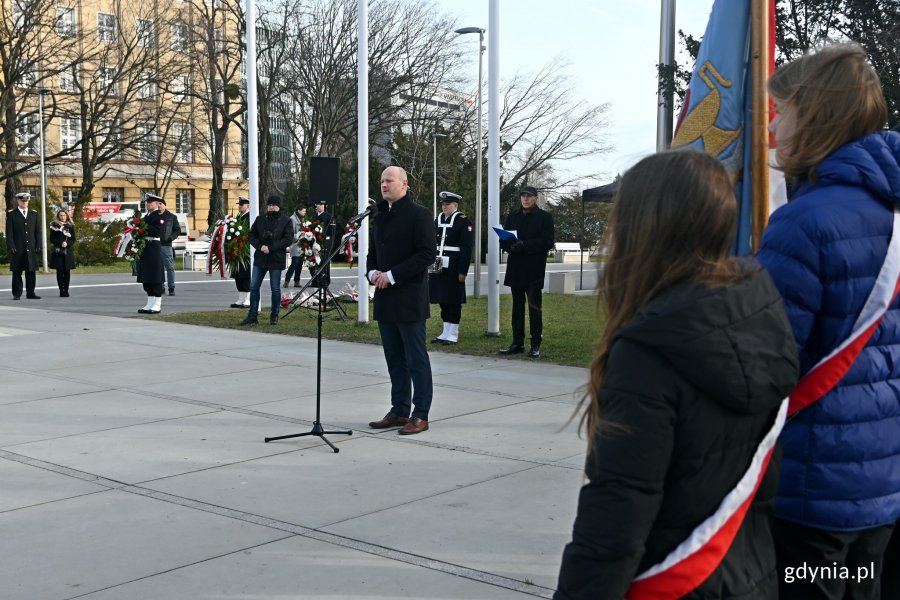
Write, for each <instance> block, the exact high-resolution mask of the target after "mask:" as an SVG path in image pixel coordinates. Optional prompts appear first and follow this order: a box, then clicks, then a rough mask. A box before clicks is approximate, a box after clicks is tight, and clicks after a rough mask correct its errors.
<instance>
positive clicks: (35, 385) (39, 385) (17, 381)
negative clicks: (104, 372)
mask: <svg viewBox="0 0 900 600" xmlns="http://www.w3.org/2000/svg"><path fill="white" fill-rule="evenodd" d="M0 381H2V382H3V387H2V388H0V404H12V403H14V402H28V401H30V400H37V399H41V398H57V397H60V396H75V395H78V394H87V393H90V392H99V391H102V390H104V389H106V387H105V386H99V385H93V384H89V383H81V382H78V381H69V380H67V379H65V378H62V377H47V376H46V375H43V374H41V373H29V372H27V371H22V370H19V369H15V368H6V369H4V368H0Z"/></svg>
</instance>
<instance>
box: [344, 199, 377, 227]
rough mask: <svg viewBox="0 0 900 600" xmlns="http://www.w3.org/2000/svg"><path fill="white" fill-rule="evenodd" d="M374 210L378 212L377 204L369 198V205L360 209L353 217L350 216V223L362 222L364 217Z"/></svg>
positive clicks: (357, 223)
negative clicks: (362, 209)
mask: <svg viewBox="0 0 900 600" xmlns="http://www.w3.org/2000/svg"><path fill="white" fill-rule="evenodd" d="M376 212H378V204H377V203H376V202H375V201H374V200H372V199H371V198H369V206H368V207H367V208H366V210H364V211H362V212H361V213H359V214H358V215H356V216H355V217H351V218H350V225H359V224H360V223H362V221H363V219H365V218H366V217H368V216H369V215H374V214H375V213H376Z"/></svg>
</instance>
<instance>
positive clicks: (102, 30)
mask: <svg viewBox="0 0 900 600" xmlns="http://www.w3.org/2000/svg"><path fill="white" fill-rule="evenodd" d="M118 35H119V23H118V21H117V20H116V15H111V14H109V13H97V40H98V41H101V42H103V43H106V44H113V43H115V41H116V37H118Z"/></svg>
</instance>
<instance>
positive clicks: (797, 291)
mask: <svg viewBox="0 0 900 600" xmlns="http://www.w3.org/2000/svg"><path fill="white" fill-rule="evenodd" d="M817 172H818V180H817V181H816V182H810V181H803V182H799V183H797V184H796V185H794V186H792V189H791V193H790V199H789V202H788V203H787V204H786V205H784V206H782V207H781V208H779V209H778V210H777V211H775V213H774V214H773V215H772V219H771V220H770V221H769V226H768V227H767V229H766V231H765V233H764V235H763V238H762V242H761V246H760V251H759V260H760V261H761V262H762V263H763V265H765V267H766V268H767V269H768V270H769V271H770V272H771V274H772V277H773V279H774V280H775V284H776V285H777V286H778V289H779V290H780V291H781V294H782V296H784V301H785V306H786V307H787V312H788V317H789V318H790V320H791V325H792V326H793V329H794V335H795V336H796V339H797V349H798V352H799V355H800V369H801V372H802V373H803V374H805V373H806V372H808V371H809V370H810V368H812V367H813V366H814V365H815V364H816V363H817V362H818V361H819V360H820V359H821V358H823V357H824V356H827V355H828V354H829V353H830V352H831V350H832V349H834V348H835V347H836V346H837V345H838V344H839V343H841V342H842V341H843V340H844V339H846V338H847V336H848V334H849V332H850V330H851V327H852V325H853V323H854V321H855V320H856V318H857V316H858V315H859V313H860V312H861V310H862V307H863V304H864V303H865V301H866V298H867V297H868V296H869V293H870V292H871V290H872V285H873V283H874V281H875V277H876V275H877V273H878V271H879V269H880V268H881V266H882V264H883V263H884V259H885V255H886V253H887V248H888V243H889V241H890V238H891V224H892V211H893V210H895V209H896V208H897V207H898V205H900V134H898V133H893V132H892V133H886V132H885V133H874V134H871V135H868V136H865V137H862V138H860V139H858V140H856V141H854V142H851V143H849V144H847V145H845V146H843V147H841V148H839V149H838V150H836V151H835V152H834V153H833V154H832V155H831V156H829V157H828V158H826V159H825V160H824V161H822V163H821V164H820V165H819V167H818V169H817ZM782 439H783V440H784V466H783V468H782V479H781V488H780V490H779V495H778V504H777V514H778V516H779V517H780V518H784V519H786V520H789V521H793V522H796V523H800V524H802V525H805V526H808V527H816V528H820V529H826V530H831V531H850V530H859V529H868V528H871V527H875V526H878V525H882V524H886V523H892V522H894V521H896V520H897V519H898V518H900V303H898V302H895V303H894V304H893V306H892V307H891V309H890V310H889V311H888V312H887V314H886V315H885V317H884V319H883V320H882V322H881V325H880V326H879V327H878V329H877V331H876V332H875V334H874V335H873V336H872V337H871V339H870V340H869V342H868V344H867V345H866V347H865V348H864V349H863V351H862V353H861V354H860V355H859V356H858V357H857V359H856V361H855V363H854V364H853V366H852V367H851V368H850V371H849V372H848V373H847V374H846V375H845V376H844V378H843V380H841V381H840V382H839V383H838V385H837V387H836V388H835V389H834V390H832V391H831V392H830V393H829V394H827V395H826V396H824V397H823V398H821V399H820V400H819V401H818V402H816V403H815V404H813V405H812V406H810V407H808V408H806V409H804V410H803V411H801V412H800V413H798V414H797V415H796V416H795V417H794V418H792V419H791V420H789V421H788V423H787V426H786V427H785V430H784V433H783V435H782Z"/></svg>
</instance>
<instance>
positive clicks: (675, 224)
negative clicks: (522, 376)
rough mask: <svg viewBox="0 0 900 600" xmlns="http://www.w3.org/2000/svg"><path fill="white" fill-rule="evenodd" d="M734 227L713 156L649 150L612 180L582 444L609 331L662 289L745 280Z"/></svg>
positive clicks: (733, 204) (596, 414)
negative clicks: (599, 322) (601, 324)
mask: <svg viewBox="0 0 900 600" xmlns="http://www.w3.org/2000/svg"><path fill="white" fill-rule="evenodd" d="M736 227H737V201H736V199H735V197H734V190H733V184H732V182H731V179H730V177H729V176H728V173H727V172H726V171H725V168H724V167H723V166H722V164H721V163H720V162H719V161H718V160H716V159H715V158H713V157H711V156H709V155H707V154H704V153H701V152H696V151H693V150H676V151H670V152H663V153H660V154H654V155H652V156H648V157H647V158H645V159H643V160H641V161H640V162H639V163H638V164H636V165H635V166H634V167H632V168H631V169H629V170H628V171H627V172H626V173H625V175H624V176H623V177H622V179H621V180H620V181H619V187H618V192H617V193H616V198H615V206H614V208H613V211H612V214H611V215H610V221H609V226H608V227H607V231H606V236H605V244H604V245H605V246H606V248H607V251H608V255H607V259H606V262H605V264H603V273H602V274H601V276H600V280H599V281H598V284H597V290H598V292H599V295H598V299H597V308H598V313H600V314H601V318H602V315H603V314H604V313H605V316H606V328H605V329H604V331H603V334H602V336H601V338H600V342H599V344H598V346H597V355H596V356H595V357H594V360H593V361H592V362H591V366H590V380H589V382H588V384H587V386H586V391H585V395H584V397H583V398H582V401H581V406H582V407H584V413H583V414H582V418H581V425H582V426H584V425H585V423H586V424H587V437H588V444H589V448H590V447H591V446H592V444H593V440H594V436H595V434H596V432H597V428H598V426H599V425H600V423H601V419H600V390H601V387H602V385H603V377H604V374H605V371H606V362H607V359H608V358H609V353H610V350H611V348H612V345H613V340H614V338H615V334H616V332H617V331H618V330H619V328H621V327H622V325H624V324H625V323H627V322H628V321H629V320H631V319H632V318H633V317H634V315H635V314H636V313H637V311H638V310H639V309H640V308H641V307H643V306H644V305H645V304H647V303H648V302H649V301H650V300H652V299H653V298H654V297H656V296H657V295H658V294H659V293H660V292H661V291H663V290H665V289H666V288H668V287H670V286H672V285H674V284H676V283H680V282H684V281H696V282H700V283H706V284H709V285H723V284H729V283H734V282H736V281H738V280H740V279H741V278H743V277H744V274H743V270H742V269H741V268H740V265H739V263H738V262H737V261H736V260H735V259H734V258H733V257H732V256H731V246H732V243H733V241H734V234H735V229H736Z"/></svg>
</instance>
